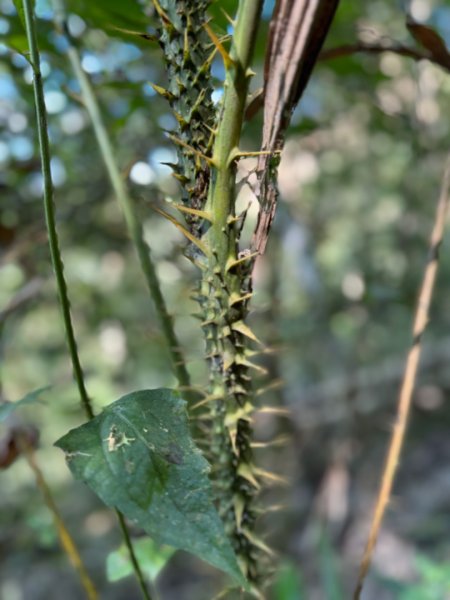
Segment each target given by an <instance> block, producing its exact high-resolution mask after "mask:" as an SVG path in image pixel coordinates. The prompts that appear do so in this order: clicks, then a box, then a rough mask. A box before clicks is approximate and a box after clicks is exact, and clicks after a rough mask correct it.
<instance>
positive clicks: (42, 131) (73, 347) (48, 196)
mask: <svg viewBox="0 0 450 600" xmlns="http://www.w3.org/2000/svg"><path fill="white" fill-rule="evenodd" d="M23 6H24V13H25V22H26V32H27V39H28V45H29V49H30V57H31V65H32V69H33V75H34V77H33V87H34V97H35V104H36V115H37V130H38V138H39V149H40V154H41V162H42V174H43V179H44V207H45V218H46V224H47V231H48V237H49V245H50V254H51V258H52V263H53V269H54V271H55V276H56V282H57V288H58V295H59V301H60V304H61V308H62V313H63V320H64V325H65V329H66V336H67V341H68V346H69V352H70V356H71V359H72V365H73V371H74V376H75V380H76V382H77V386H78V390H79V393H80V398H81V401H82V404H83V406H84V410H85V412H86V415H87V417H88V419H93V418H94V411H93V409H92V405H91V401H90V399H89V397H88V394H87V390H86V386H85V383H84V377H83V370H82V368H81V362H80V358H79V355H78V349H77V344H76V339H75V333H74V329H73V324H72V317H71V314H70V301H69V295H68V291H67V284H66V280H65V277H64V265H63V261H62V257H61V251H60V247H59V239H58V232H57V229H56V218H55V205H54V200H53V182H52V176H51V170H50V158H51V156H50V144H49V139H48V129H47V113H46V109H45V102H44V90H43V85H42V75H41V71H40V56H39V48H38V44H37V38H36V30H35V26H34V16H33V11H32V8H31V0H23ZM116 513H117V516H118V518H119V522H120V525H121V529H122V532H123V533H124V538H125V542H126V544H127V546H128V549H129V551H130V557H131V560H132V563H133V567H134V569H135V573H136V577H137V579H138V581H139V584H140V586H141V590H142V594H143V596H144V598H145V600H152V599H151V596H150V593H149V591H148V589H147V587H146V585H145V582H144V579H143V575H142V572H141V571H140V568H139V564H138V562H137V559H136V556H135V554H134V551H133V547H132V545H131V542H130V537H129V534H128V531H127V530H126V525H125V523H124V521H123V516H122V515H121V514H120V513H119V512H118V511H116Z"/></svg>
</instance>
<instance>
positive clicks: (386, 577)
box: [0, 0, 450, 600]
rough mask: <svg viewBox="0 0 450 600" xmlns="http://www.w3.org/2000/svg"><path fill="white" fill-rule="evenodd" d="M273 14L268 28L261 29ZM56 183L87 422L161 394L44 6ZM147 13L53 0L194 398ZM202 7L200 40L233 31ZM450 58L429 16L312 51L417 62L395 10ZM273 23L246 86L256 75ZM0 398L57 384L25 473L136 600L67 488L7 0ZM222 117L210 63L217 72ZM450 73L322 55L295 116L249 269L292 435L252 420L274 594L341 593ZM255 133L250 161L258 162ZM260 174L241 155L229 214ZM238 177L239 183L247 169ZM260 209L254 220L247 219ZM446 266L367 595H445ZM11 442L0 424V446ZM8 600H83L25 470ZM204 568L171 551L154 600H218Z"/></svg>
mask: <svg viewBox="0 0 450 600" xmlns="http://www.w3.org/2000/svg"><path fill="white" fill-rule="evenodd" d="M272 4H273V3H272V2H270V1H267V2H266V6H265V13H264V14H265V17H266V19H268V18H269V16H270V14H271V8H272ZM36 5H37V14H38V17H39V22H38V32H39V43H40V47H41V50H42V58H43V64H42V70H43V76H44V81H45V99H46V105H47V110H48V115H49V128H50V136H51V143H52V153H53V160H52V168H53V177H54V184H55V186H56V204H57V213H58V222H59V231H60V236H61V245H62V252H63V258H64V262H65V268H66V276H67V280H68V283H69V291H70V294H71V301H72V311H73V316H74V321H75V328H76V333H77V337H78V342H79V350H80V354H81V360H82V363H83V365H84V370H85V375H86V384H87V388H88V391H89V394H90V395H91V397H92V398H93V399H94V403H95V408H96V410H99V409H100V408H101V407H102V406H104V405H106V404H109V403H110V402H112V401H113V400H115V399H117V398H118V397H120V396H121V395H123V394H124V393H127V392H129V391H132V390H135V389H142V388H154V387H158V386H174V385H175V383H176V382H175V379H174V377H173V375H172V374H171V372H170V368H169V360H168V356H167V353H166V351H165V343H164V339H163V337H162V335H161V331H160V328H159V326H158V323H157V321H156V319H155V314H154V311H153V307H152V303H151V301H150V299H149V297H148V294H147V291H146V288H145V283H144V281H143V278H142V276H141V272H140V269H139V265H138V263H137V259H136V257H135V253H134V250H133V248H132V247H131V244H130V241H129V239H128V235H127V232H126V228H125V226H124V221H123V218H122V215H121V213H120V210H119V208H118V205H117V202H116V199H115V198H114V196H113V194H112V191H111V188H110V185H109V181H108V178H107V175H106V172H105V169H104V167H103V163H102V160H101V157H100V155H99V151H98V148H97V145H96V142H95V138H94V135H93V132H92V130H91V127H90V123H89V119H88V116H87V114H86V111H85V109H84V108H83V106H82V104H80V101H79V92H80V90H79V87H78V84H77V81H76V80H75V78H74V76H73V73H72V72H71V69H70V65H69V63H68V60H67V57H66V55H65V50H66V42H65V40H64V38H63V37H61V36H60V35H59V34H58V33H57V32H56V29H55V26H54V23H53V18H54V14H53V11H52V8H51V4H50V2H49V0H37V3H36ZM150 5H151V2H144V1H142V2H140V1H139V0H133V1H131V0H129V1H127V2H122V1H121V0H98V1H96V2H91V1H89V0H67V7H68V9H69V11H70V17H69V27H70V32H71V34H72V36H73V37H74V39H75V40H76V43H77V44H78V46H79V51H80V53H81V56H82V65H83V69H84V70H85V71H86V73H88V74H89V76H90V78H91V80H92V82H93V84H94V86H95V89H96V93H97V95H98V99H99V101H100V103H101V106H102V109H103V116H104V119H105V120H106V122H107V125H108V129H109V132H110V135H111V137H112V139H113V143H114V147H115V150H116V157H117V159H118V161H119V164H120V167H121V169H122V171H123V176H124V177H125V178H126V179H127V182H128V184H129V188H130V191H131V193H132V196H133V198H134V199H135V202H136V206H137V209H138V211H139V214H140V215H141V218H142V221H143V223H144V225H145V232H146V239H147V240H148V243H149V245H150V247H151V250H152V254H153V257H154V260H155V262H156V264H157V271H158V275H159V277H160V280H161V284H162V287H163V290H164V293H165V296H166V298H167V302H168V304H169V307H170V310H171V312H172V313H173V314H174V315H175V316H176V327H177V332H178V334H179V336H180V339H181V341H182V343H183V346H184V348H185V353H186V355H187V357H188V360H189V369H190V371H191V373H192V376H193V380H194V381H195V383H196V384H197V385H200V386H201V385H202V383H203V382H204V381H206V377H207V373H206V370H205V366H204V363H203V358H202V340H201V336H200V332H199V327H198V321H196V320H195V319H194V318H193V317H192V313H193V312H194V311H195V304H194V303H193V302H192V300H191V299H190V293H191V291H192V286H193V284H194V282H195V280H196V272H195V270H194V269H193V267H192V266H191V265H190V263H189V261H188V260H186V259H185V258H184V257H183V252H182V250H183V245H184V240H183V239H182V236H181V235H180V234H179V232H178V231H177V230H176V229H175V228H174V227H173V225H172V224H171V223H169V222H168V221H166V220H164V219H163V218H162V217H161V216H160V215H158V214H156V213H155V212H154V211H153V210H152V208H151V207H152V205H155V204H156V203H158V202H160V201H161V199H162V198H163V197H166V198H167V197H169V198H172V199H176V197H177V195H178V193H179V190H178V187H177V184H176V181H175V180H174V179H173V178H172V177H171V174H170V169H169V168H168V167H167V166H165V165H164V164H162V163H164V162H171V161H174V158H175V153H174V149H173V146H172V145H171V143H170V141H169V140H168V139H167V137H166V134H165V130H170V129H171V128H173V127H174V118H173V116H172V115H171V114H170V110H169V108H168V105H167V104H166V102H165V101H164V100H163V99H162V98H160V97H159V96H156V95H155V93H154V91H153V89H152V87H151V86H150V83H149V82H154V83H157V84H159V85H164V83H165V74H164V70H163V62H162V57H161V53H160V49H159V48H158V46H157V44H155V43H154V42H151V41H148V40H145V39H143V38H140V37H138V36H136V35H132V34H130V33H125V32H123V31H119V30H118V29H117V28H121V29H127V30H131V31H137V32H151V30H152V25H154V21H153V19H152V15H151V13H152V11H151V8H150ZM235 5H236V2H235V1H231V0H223V1H220V2H217V3H215V4H214V5H213V7H212V10H211V15H212V18H213V23H214V26H215V27H217V28H218V29H219V30H221V29H222V30H225V29H226V28H227V21H226V19H225V17H224V15H223V13H222V12H221V10H220V9H221V7H223V8H225V9H226V10H227V11H228V12H229V13H230V14H233V12H234V8H235ZM407 13H409V14H410V15H411V16H412V17H413V18H414V19H415V20H416V21H419V22H424V23H426V24H429V25H430V26H432V27H433V28H434V29H435V30H436V31H437V32H438V33H439V34H440V35H441V36H442V38H443V39H444V40H446V43H447V46H449V45H450V6H449V5H448V3H446V2H444V1H439V0H412V1H411V2H406V1H404V2H403V1H400V0H397V1H396V2H390V1H388V0H373V1H372V2H353V1H351V0H342V1H341V5H340V8H339V10H338V13H337V16H336V19H335V21H334V24H333V26H332V29H331V32H330V35H329V38H328V40H327V43H326V47H327V48H333V47H335V46H338V45H341V44H344V43H352V42H354V41H356V40H357V39H361V40H363V41H366V42H369V43H370V42H374V41H379V40H384V41H386V40H392V41H395V42H399V43H403V44H406V45H408V46H415V45H416V44H415V41H414V40H413V39H412V38H411V36H410V34H409V33H408V30H407V29H406V27H405V19H406V14H407ZM266 35H267V20H266V21H265V22H264V23H263V24H262V28H261V35H260V41H259V44H258V51H257V56H256V60H255V71H256V72H257V76H256V77H255V78H254V82H253V86H254V88H255V89H257V88H258V87H259V86H260V85H261V81H262V63H263V59H264V50H265V40H266ZM0 36H1V38H0V41H1V43H0V57H1V62H0V191H1V203H0V318H1V323H0V327H1V339H0V344H1V346H0V348H1V349H0V352H1V396H2V399H3V400H9V401H14V400H17V399H19V398H20V397H22V396H23V395H24V394H26V393H27V392H29V391H30V390H33V389H36V388H39V387H41V386H45V385H51V386H52V387H51V390H50V391H48V392H46V393H45V394H44V395H43V402H42V403H39V404H36V405H33V406H30V407H28V408H26V409H23V411H21V412H20V413H19V412H17V414H16V415H15V417H14V419H18V420H19V419H20V420H23V421H25V422H30V423H34V424H35V425H36V426H37V427H38V428H39V431H40V438H41V442H40V449H39V451H38V452H37V458H38V461H39V464H40V465H41V467H42V469H43V471H44V474H45V475H46V478H47V480H48V482H49V485H50V486H51V488H52V490H53V492H54V494H55V498H56V500H57V502H58V504H59V506H60V508H61V511H62V513H63V516H64V518H65V520H66V522H67V525H68V527H69V529H71V530H72V532H73V534H74V536H75V538H76V540H77V542H78V543H79V545H80V547H81V551H82V554H83V556H84V558H85V560H86V562H87V564H88V565H89V566H90V570H91V571H92V573H93V577H94V579H95V580H96V582H97V583H98V585H99V587H100V588H101V589H102V597H104V598H107V599H108V600H110V599H111V600H115V599H117V600H119V599H122V598H127V599H131V598H138V597H139V594H138V591H137V588H136V587H135V584H134V582H133V581H132V580H131V579H122V580H121V581H120V582H118V583H115V584H112V583H108V581H107V575H106V568H105V560H106V556H107V555H108V553H110V552H111V551H113V550H115V549H116V548H117V547H118V546H119V545H120V538H119V534H118V531H117V526H116V524H115V519H114V516H113V515H112V514H111V513H110V512H109V511H108V510H106V509H105V508H104V507H103V506H102V505H101V504H100V502H99V501H98V500H97V499H96V498H95V497H93V495H92V494H91V493H90V492H89V491H88V490H87V489H85V488H84V486H83V485H82V484H80V483H75V482H73V481H72V479H71V476H70V474H69V471H68V469H67V468H66V466H65V463H64V457H63V455H62V453H61V452H60V451H59V450H57V449H55V448H53V447H52V444H53V442H54V441H55V440H56V439H57V438H58V437H60V436H61V435H62V434H64V433H65V432H66V431H67V430H68V429H69V428H70V427H74V426H76V425H78V424H80V423H81V422H82V421H83V419H84V417H83V414H82V411H81V409H80V406H79V401H78V397H77V392H76V388H75V385H74V383H73V381H72V377H71V367H70V362H69V359H68V355H67V351H66V346H65V339H64V332H63V326H62V323H61V319H60V311H59V306H58V304H57V298H56V293H55V283H54V280H53V275H52V271H51V266H50V258H49V251H48V247H47V239H46V232H45V224H44V216H43V207H42V200H41V194H42V178H41V174H40V163H39V157H38V151H37V140H36V132H35V116H34V105H33V97H32V88H31V85H30V83H31V69H30V66H29V64H28V62H27V60H26V59H25V58H24V57H23V56H22V55H21V52H23V51H24V50H25V49H26V43H25V37H24V33H23V31H22V29H21V26H20V22H19V20H18V18H17V15H16V13H15V10H14V6H13V3H12V0H0ZM214 75H215V76H216V77H217V91H216V98H215V99H216V100H217V101H219V100H220V95H221V80H222V77H223V68H222V65H221V63H220V62H219V61H218V62H217V63H215V64H214ZM449 105H450V75H449V73H448V72H447V73H446V72H445V71H444V70H443V69H441V68H439V67H437V66H435V65H433V64H431V63H430V62H427V61H420V62H414V61H412V60H411V59H409V58H402V57H399V56H397V55H395V54H393V53H383V54H381V55H364V54H357V55H352V56H348V57H345V58H339V59H335V60H329V61H321V62H320V63H319V64H318V65H317V66H316V69H315V71H314V75H313V78H312V80H311V82H310V84H309V86H308V89H307V92H306V94H305V96H304V98H303V99H302V102H301V105H300V107H299V108H298V110H297V111H296V113H295V115H294V119H293V126H292V127H291V129H290V133H289V136H288V142H287V145H286V149H285V152H284V155H283V160H282V163H281V168H280V178H279V185H280V190H281V199H280V205H279V209H278V214H277V218H276V221H275V224H274V227H273V230H272V233H271V237H270V241H269V246H268V249H267V252H266V255H265V256H264V257H263V258H262V259H260V260H259V263H258V264H257V269H256V274H255V288H256V297H255V300H254V303H253V312H252V315H251V321H252V325H253V329H254V330H255V331H256V332H257V333H258V336H259V338H260V339H262V340H264V343H265V344H266V345H267V346H268V348H269V349H271V350H273V351H272V352H270V353H268V354H266V355H264V356H263V357H262V359H261V362H262V363H263V364H265V366H266V367H267V368H268V369H269V371H270V379H269V380H267V378H265V379H264V378H262V379H261V381H258V382H257V386H258V387H263V386H265V385H267V383H268V381H271V380H278V379H281V380H282V381H283V382H284V383H283V387H281V388H278V389H277V390H274V391H272V392H271V393H267V395H266V396H264V397H263V398H262V400H263V401H264V402H266V403H267V404H270V405H272V406H273V405H281V406H283V407H288V408H289V409H290V417H288V418H285V417H274V416H273V415H270V414H265V413H262V414H261V415H260V416H259V417H258V419H257V423H256V429H257V435H258V438H259V439H263V440H266V439H270V438H272V437H276V436H277V435H281V434H286V433H287V434H288V435H289V441H288V443H287V444H286V445H285V446H283V447H280V448H275V449H273V450H270V451H266V452H263V451H261V457H260V460H261V463H262V464H264V465H266V466H267V467H268V468H271V469H273V470H275V471H276V472H277V473H279V474H282V475H283V476H285V477H286V478H287V479H288V482H289V483H288V485H287V486H286V487H285V488H282V489H279V488H278V489H277V488H274V489H268V490H266V491H265V492H264V494H263V496H264V497H265V499H264V501H265V502H267V503H268V504H270V503H275V504H282V506H283V508H282V510H281V511H279V512H276V513H273V514H272V513H269V514H266V515H265V516H264V519H263V522H262V526H263V528H264V530H265V531H266V532H268V533H269V537H268V540H269V542H270V543H271V544H272V545H273V547H274V548H275V549H276V550H277V551H278V552H279V554H280V557H281V558H280V566H279V568H278V575H277V577H276V584H275V585H274V589H273V592H272V594H273V598H275V599H276V600H298V599H300V598H305V599H308V600H315V599H318V600H320V599H325V600H340V599H346V598H348V597H349V596H350V590H351V589H352V585H353V583H354V581H355V574H356V567H357V563H358V559H359V558H360V555H361V552H362V547H363V542H364V541H365V536H366V534H367V528H368V523H369V517H370V515H371V510H372V506H373V501H374V497H375V493H376V488H377V483H378V477H379V473H380V470H381V468H382V465H383V458H384V453H385V447H386V443H387V440H388V437H389V432H390V429H391V425H392V420H393V417H394V414H395V408H394V407H395V401H396V394H397V389H398V385H399V380H400V377H401V374H402V366H403V361H404V356H405V352H406V349H407V348H408V345H409V342H410V338H411V321H412V316H413V312H414V304H415V300H416V293H417V289H418V285H419V282H420V278H421V273H422V270H423V267H424V265H425V261H426V257H427V246H428V236H429V232H430V229H431V224H432V220H433V215H434V210H435V203H436V200H437V197H438V193H439V183H440V178H441V176H442V172H443V168H444V162H445V157H446V154H447V153H448V151H449V139H450V112H449V110H448V106H449ZM260 129H261V116H257V117H256V118H254V119H253V120H252V121H251V122H249V123H247V124H246V126H245V131H244V140H243V143H244V146H245V147H246V148H247V149H257V147H258V142H259V139H260ZM253 166H254V163H252V162H251V161H249V160H245V161H242V163H241V165H240V177H241V178H242V180H243V184H242V186H241V188H240V202H241V203H242V206H246V204H247V203H248V202H251V201H252V193H251V190H250V188H249V187H248V186H246V185H245V181H246V180H247V179H248V177H249V174H250V171H251V169H252V167H253ZM249 181H250V182H251V175H250V179H249ZM250 213H251V214H253V216H254V214H255V207H254V206H253V208H251V209H250ZM449 332H450V254H449V252H448V242H446V243H445V244H444V250H443V252H442V255H441V263H440V274H439V278H438V285H437V290H436V294H435V298H434V302H433V309H432V321H431V324H430V328H429V330H428V333H427V335H426V339H425V348H424V356H423V361H422V369H421V372H420V377H419V382H418V388H417V392H416V394H415V398H414V409H413V414H412V418H411V423H410V430H409V434H408V440H407V445H406V448H405V452H404V456H403V459H402V463H401V468H400V474H399V478H398V481H397V484H396V487H395V498H394V500H393V502H392V504H391V507H390V510H389V514H388V516H387V519H386V522H385V525H384V527H383V529H382V532H381V535H380V539H379V544H378V548H377V551H376V555H375V561H374V566H373V570H372V573H371V575H370V579H369V581H368V585H367V589H366V591H365V595H364V598H366V599H367V600H375V599H376V600H390V599H397V598H399V599H401V600H413V599H414V600H427V599H430V600H440V599H445V598H450V542H449V540H450V519H449V514H450V513H449V511H450V436H449V434H448V431H449V425H450V408H449V395H450V370H449V368H448V364H449V359H450V335H449ZM4 432H5V426H3V429H2V430H0V435H4ZM0 486H1V487H0V489H1V495H0V597H1V598H2V599H3V600H40V599H43V598H45V599H46V600H51V599H56V598H58V599H59V598H61V596H62V594H64V597H65V598H66V599H67V600H72V599H74V600H75V599H78V598H82V597H83V593H82V590H81V588H80V586H79V583H78V581H77V579H76V576H75V575H74V574H73V573H72V570H71V568H70V567H69V566H68V564H67V560H66V558H65V557H64V556H63V555H62V553H61V552H60V550H59V545H58V541H57V537H56V534H55V531H54V528H53V525H52V519H51V515H50V514H49V512H48V510H47V508H46V507H45V505H44V504H43V502H42V500H41V496H40V492H39V490H37V488H36V486H35V483H34V479H33V474H32V473H31V471H30V470H29V468H28V466H27V464H26V462H25V461H18V462H16V463H15V464H14V465H12V466H11V467H10V468H9V469H8V470H5V471H3V472H2V473H1V475H0ZM216 577H217V575H216V573H214V572H213V571H212V569H209V568H208V567H207V566H205V565H203V564H200V563H199V562H197V561H196V560H195V559H193V558H190V557H188V556H187V555H183V554H181V553H179V554H177V555H175V556H174V557H173V558H172V559H171V561H170V563H169V564H168V566H167V567H166V568H165V570H164V571H163V573H162V575H161V576H160V578H159V580H158V581H159V588H160V590H161V595H162V597H163V598H167V599H170V598H173V599H177V600H202V599H205V600H206V599H207V598H210V597H211V596H212V593H213V590H214V589H215V578H216Z"/></svg>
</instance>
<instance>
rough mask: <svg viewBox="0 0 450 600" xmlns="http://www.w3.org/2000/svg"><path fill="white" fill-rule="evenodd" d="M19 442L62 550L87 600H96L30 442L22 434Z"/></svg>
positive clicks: (93, 587) (91, 584) (88, 578)
mask: <svg viewBox="0 0 450 600" xmlns="http://www.w3.org/2000/svg"><path fill="white" fill-rule="evenodd" d="M18 437H19V439H18V441H19V444H20V446H21V447H22V450H23V453H24V455H25V458H26V459H27V462H28V464H29V466H30V468H31V470H32V471H33V473H34V476H35V478H36V484H37V486H38V488H39V489H40V490H41V493H42V495H43V497H44V501H45V504H46V505H47V508H48V509H49V511H50V512H51V514H52V516H53V521H54V523H55V527H56V530H57V532H58V536H59V541H60V542H61V546H62V547H63V549H64V551H65V552H66V554H67V555H68V557H69V559H70V562H71V563H72V565H73V567H74V569H75V570H76V571H77V573H78V575H79V577H80V581H81V584H82V585H83V588H84V591H85V592H86V597H87V598H88V600H98V593H97V590H96V589H95V586H94V584H93V582H92V580H91V578H90V576H89V573H88V572H87V569H86V567H85V565H84V563H83V561H82V559H81V556H80V554H79V552H78V549H77V547H76V545H75V542H74V541H73V539H72V536H71V535H70V533H69V531H68V530H67V528H66V526H65V524H64V521H63V519H62V518H61V515H60V514H59V510H58V507H57V506H56V503H55V501H54V499H53V495H52V492H51V491H50V488H49V487H48V485H47V482H46V481H45V478H44V475H43V473H42V471H41V469H40V467H39V465H38V464H37V461H36V456H35V454H34V450H33V447H32V446H31V444H30V443H29V442H28V441H27V440H26V439H25V437H24V436H22V437H21V436H18Z"/></svg>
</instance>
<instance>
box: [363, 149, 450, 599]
mask: <svg viewBox="0 0 450 600" xmlns="http://www.w3.org/2000/svg"><path fill="white" fill-rule="evenodd" d="M449 190H450V156H449V158H448V159H447V165H446V168H445V171H444V177H443V180H442V186H441V193H440V197H439V201H438V204H437V209H436V216H435V220H434V225H433V230H432V233H431V239H430V254H429V260H428V263H427V265H426V267H425V271H424V274H423V279H422V285H421V287H420V292H419V298H418V301H417V309H416V316H415V318H414V324H413V341H412V345H411V348H410V350H409V353H408V357H407V359H406V365H405V370H404V374H403V380H402V384H401V387H400V394H399V400H398V406H397V415H396V420H395V425H394V429H393V431H392V436H391V440H390V443H389V448H388V452H387V456H386V463H385V467H384V470H383V473H382V477H381V483H380V489H379V492H378V498H377V502H376V505H375V510H374V515H373V518H372V523H371V527H370V532H369V537H368V540H367V544H366V547H365V550H364V554H363V557H362V560H361V564H360V568H359V574H358V580H357V584H356V589H355V592H354V595H353V598H354V600H359V599H360V597H361V592H362V588H363V585H364V580H365V578H366V575H367V572H368V570H369V567H370V563H371V560H372V554H373V550H374V548H375V544H376V542H377V538H378V534H379V531H380V527H381V523H382V521H383V517H384V513H385V512H386V507H387V505H388V502H389V499H390V497H391V491H392V485H393V482H394V479H395V475H396V473H397V469H398V464H399V459H400V454H401V450H402V446H403V442H404V439H405V433H406V427H407V423H408V417H409V413H410V409H411V400H412V394H413V391H414V386H415V382H416V377H417V370H418V366H419V361H420V355H421V353H422V337H423V334H424V332H425V329H426V327H427V325H428V320H429V313H430V304H431V300H432V297H433V290H434V284H435V281H436V273H437V268H438V261H439V249H440V246H441V243H442V238H443V236H444V229H445V220H446V216H447V212H448V205H449Z"/></svg>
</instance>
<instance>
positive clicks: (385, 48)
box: [319, 41, 450, 71]
mask: <svg viewBox="0 0 450 600" xmlns="http://www.w3.org/2000/svg"><path fill="white" fill-rule="evenodd" d="M384 52H393V53H394V54H398V55H399V56H407V57H408V58H412V59H413V60H415V61H420V60H429V61H430V62H432V63H434V64H435V65H438V66H439V67H442V68H443V69H445V70H446V71H450V57H449V58H448V59H447V60H444V59H443V58H440V57H437V56H433V55H432V54H431V53H430V52H427V51H424V50H419V49H418V48H412V47H410V46H403V45H402V44H394V43H392V42H389V43H387V44H383V43H376V44H366V43H364V42H361V41H359V42H356V43H355V44H345V45H343V46H338V47H336V48H329V49H328V50H324V51H323V52H321V53H320V56H319V60H320V61H323V60H333V59H335V58H342V57H344V56H351V55H353V54H358V53H364V54H383V53H384Z"/></svg>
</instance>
